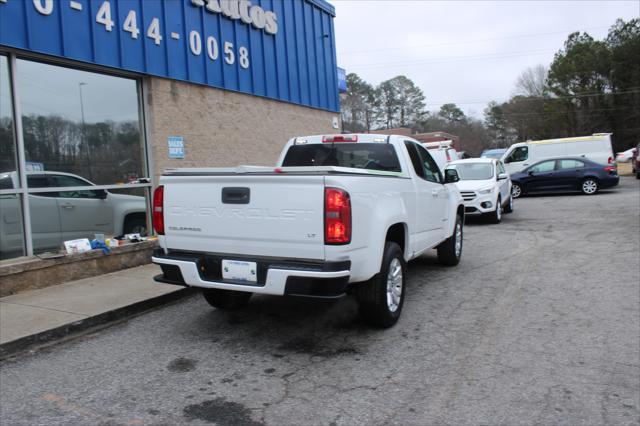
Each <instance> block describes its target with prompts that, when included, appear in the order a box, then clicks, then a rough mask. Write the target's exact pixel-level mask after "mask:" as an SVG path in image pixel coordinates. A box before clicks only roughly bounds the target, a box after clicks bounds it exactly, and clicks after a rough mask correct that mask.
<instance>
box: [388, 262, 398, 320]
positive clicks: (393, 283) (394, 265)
mask: <svg viewBox="0 0 640 426" xmlns="http://www.w3.org/2000/svg"><path fill="white" fill-rule="evenodd" d="M401 296H402V263H400V260H399V259H398V258H397V257H395V258H394V259H393V260H392V261H391V264H390V265H389V272H388V273H387V307H388V308H389V311H391V312H395V311H397V310H398V307H399V306H400V301H401V300H402V297H401Z"/></svg>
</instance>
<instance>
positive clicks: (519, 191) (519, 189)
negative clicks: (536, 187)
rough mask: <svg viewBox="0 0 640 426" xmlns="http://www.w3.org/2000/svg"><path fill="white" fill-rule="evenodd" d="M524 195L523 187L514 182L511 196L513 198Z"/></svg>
mask: <svg viewBox="0 0 640 426" xmlns="http://www.w3.org/2000/svg"><path fill="white" fill-rule="evenodd" d="M521 196H522V187H521V186H520V185H518V184H517V183H514V184H513V185H512V186H511V197H512V198H518V197H521Z"/></svg>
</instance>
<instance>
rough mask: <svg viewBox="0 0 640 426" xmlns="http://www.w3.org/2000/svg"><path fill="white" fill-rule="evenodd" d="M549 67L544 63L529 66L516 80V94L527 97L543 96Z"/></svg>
mask: <svg viewBox="0 0 640 426" xmlns="http://www.w3.org/2000/svg"><path fill="white" fill-rule="evenodd" d="M548 73H549V71H548V70H547V67H545V66H544V65H542V64H539V65H536V66H535V67H529V68H527V69H526V70H524V71H523V72H522V74H520V76H519V77H518V79H517V80H516V88H515V93H514V95H516V96H526V97H542V96H544V94H545V91H546V87H547V74H548Z"/></svg>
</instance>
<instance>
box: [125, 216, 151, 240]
mask: <svg viewBox="0 0 640 426" xmlns="http://www.w3.org/2000/svg"><path fill="white" fill-rule="evenodd" d="M123 232H124V233H125V234H140V235H142V236H146V235H147V221H146V220H145V219H144V218H142V217H133V218H127V220H126V222H125V224H124V227H123Z"/></svg>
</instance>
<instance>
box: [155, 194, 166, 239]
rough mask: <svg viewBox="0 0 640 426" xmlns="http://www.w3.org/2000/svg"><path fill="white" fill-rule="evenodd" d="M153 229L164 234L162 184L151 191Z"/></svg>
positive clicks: (159, 233)
mask: <svg viewBox="0 0 640 426" xmlns="http://www.w3.org/2000/svg"><path fill="white" fill-rule="evenodd" d="M153 229H155V230H156V233H157V234H158V235H164V186H162V185H160V186H159V187H157V188H156V190H155V191H154V192H153Z"/></svg>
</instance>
